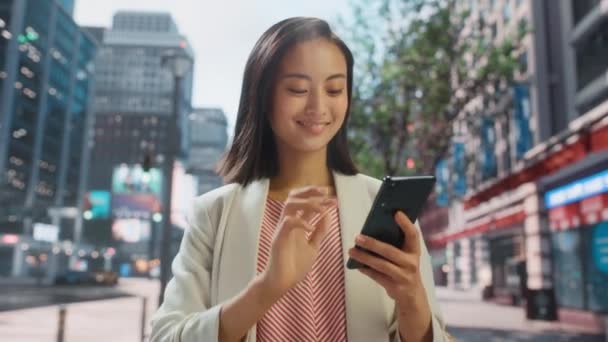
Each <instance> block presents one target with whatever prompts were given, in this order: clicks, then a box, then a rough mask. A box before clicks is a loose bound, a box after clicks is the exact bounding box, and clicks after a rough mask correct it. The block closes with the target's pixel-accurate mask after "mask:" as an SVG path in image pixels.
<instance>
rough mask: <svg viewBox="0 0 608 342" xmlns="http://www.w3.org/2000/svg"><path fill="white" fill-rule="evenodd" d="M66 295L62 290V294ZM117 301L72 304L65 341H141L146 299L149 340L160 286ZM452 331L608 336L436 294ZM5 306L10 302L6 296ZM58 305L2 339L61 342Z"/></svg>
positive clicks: (126, 286)
mask: <svg viewBox="0 0 608 342" xmlns="http://www.w3.org/2000/svg"><path fill="white" fill-rule="evenodd" d="M86 290H89V291H92V293H93V294H96V295H99V291H100V289H98V288H88V289H85V288H80V289H77V290H75V291H76V293H80V295H81V296H82V298H90V296H92V294H85V292H86ZM62 291H63V290H62ZM113 291H114V293H115V294H118V293H122V295H123V296H125V295H126V296H129V297H121V298H114V299H105V300H98V301H86V302H80V303H71V304H67V305H66V308H67V314H66V323H65V341H67V342H77V341H88V342H102V341H104V342H105V341H116V342H123V341H124V342H137V341H141V320H142V305H143V301H142V297H146V298H148V301H147V312H146V321H147V323H146V336H147V334H148V333H149V319H150V317H151V315H152V313H153V312H154V310H155V309H156V301H157V294H158V282H157V281H156V280H147V279H121V281H120V284H119V285H118V286H117V288H116V289H115V290H113ZM437 295H438V298H439V301H440V302H441V308H442V310H443V313H444V316H445V318H446V322H447V324H448V330H449V331H450V333H452V335H454V337H455V338H456V341H467V342H468V341H471V342H477V341H479V342H482V341H483V342H499V341H518V342H519V341H530V342H543V341H547V342H554V341H556V342H561V341H573V342H604V341H606V340H605V339H604V337H603V336H599V335H594V334H591V333H590V332H589V331H585V330H584V329H583V328H581V327H577V326H573V325H565V324H563V323H555V322H541V321H528V320H526V319H525V316H524V311H523V309H522V308H519V307H510V306H503V305H497V304H494V303H487V302H482V301H481V300H479V299H478V298H477V297H476V296H475V295H474V294H472V293H468V292H461V291H454V290H449V289H446V288H437ZM1 298H2V301H4V302H6V300H5V299H4V296H2V297H1ZM58 312H59V306H58V305H48V306H44V307H38V308H30V309H21V310H12V311H4V312H0V336H2V337H3V340H4V339H6V340H7V341H15V342H43V341H49V342H53V341H56V336H57V324H58Z"/></svg>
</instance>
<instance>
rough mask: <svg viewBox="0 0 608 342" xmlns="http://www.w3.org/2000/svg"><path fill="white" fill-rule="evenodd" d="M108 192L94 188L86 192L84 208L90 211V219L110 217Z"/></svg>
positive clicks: (109, 196)
mask: <svg viewBox="0 0 608 342" xmlns="http://www.w3.org/2000/svg"><path fill="white" fill-rule="evenodd" d="M110 198H111V195H110V192H109V191H103V190H94V191H91V192H89V193H87V196H86V199H85V203H84V210H85V211H87V210H88V211H90V212H91V215H92V216H91V219H107V218H109V217H110Z"/></svg>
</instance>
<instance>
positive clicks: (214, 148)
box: [188, 108, 228, 194]
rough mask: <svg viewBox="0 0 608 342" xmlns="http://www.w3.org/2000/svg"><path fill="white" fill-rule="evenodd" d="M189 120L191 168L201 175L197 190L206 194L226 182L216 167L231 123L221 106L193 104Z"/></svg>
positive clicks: (189, 166) (224, 146)
mask: <svg viewBox="0 0 608 342" xmlns="http://www.w3.org/2000/svg"><path fill="white" fill-rule="evenodd" d="M189 121H190V125H189V130H190V133H189V136H190V153H189V158H188V172H189V173H191V174H193V175H195V176H196V177H197V178H198V194H204V193H205V192H207V191H209V190H212V189H214V188H217V187H219V186H221V185H222V184H223V180H222V178H221V177H219V176H218V174H217V172H216V168H217V163H218V162H219V161H220V159H221V157H222V155H223V154H224V152H225V150H226V144H227V143H228V132H227V131H226V129H227V126H228V123H227V120H226V115H225V114H224V111H223V110H221V109H219V108H194V109H193V110H192V113H191V114H190V117H189Z"/></svg>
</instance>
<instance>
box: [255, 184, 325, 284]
mask: <svg viewBox="0 0 608 342" xmlns="http://www.w3.org/2000/svg"><path fill="white" fill-rule="evenodd" d="M328 193H329V189H328V188H323V187H316V186H311V187H305V188H300V189H295V190H292V191H291V192H290V193H289V196H288V197H287V200H286V201H285V205H284V207H283V212H282V213H281V218H280V219H279V223H278V226H277V228H276V231H275V234H274V237H273V241H272V246H271V251H270V260H269V261H268V265H267V266H266V269H265V270H264V272H263V273H262V274H261V276H262V282H263V284H264V286H265V287H266V288H267V289H269V290H271V291H272V292H273V293H274V294H276V295H278V296H281V295H283V294H284V293H285V292H287V291H288V290H289V289H291V288H292V287H293V286H295V285H296V284H297V283H298V282H300V281H301V280H303V279H304V278H305V277H306V274H308V272H309V271H310V270H311V269H312V266H313V264H314V262H315V260H316V259H317V255H318V254H319V247H320V245H321V242H322V241H323V239H325V237H326V236H327V234H328V232H329V225H330V222H329V215H328V209H329V205H330V204H331V202H332V200H331V199H330V198H329V197H328ZM317 214H321V215H323V216H322V217H321V218H320V219H319V220H318V222H317V223H316V224H315V226H313V225H311V223H310V221H311V219H312V218H314V217H315V215H317Z"/></svg>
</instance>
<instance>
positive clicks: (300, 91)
mask: <svg viewBox="0 0 608 342" xmlns="http://www.w3.org/2000/svg"><path fill="white" fill-rule="evenodd" d="M287 90H289V92H291V93H294V94H297V95H302V94H306V89H296V88H288V89H287Z"/></svg>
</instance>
